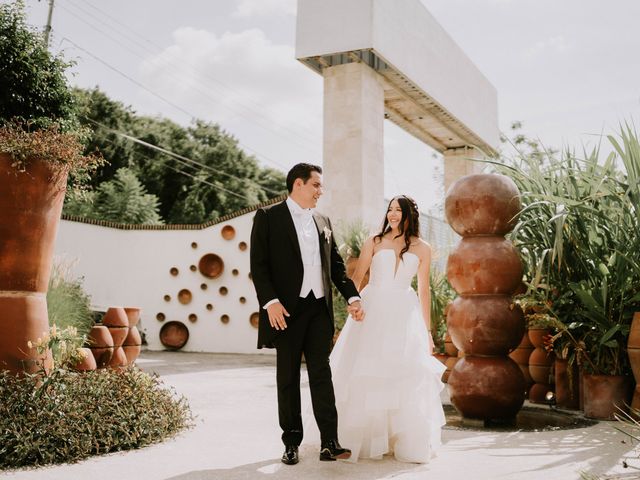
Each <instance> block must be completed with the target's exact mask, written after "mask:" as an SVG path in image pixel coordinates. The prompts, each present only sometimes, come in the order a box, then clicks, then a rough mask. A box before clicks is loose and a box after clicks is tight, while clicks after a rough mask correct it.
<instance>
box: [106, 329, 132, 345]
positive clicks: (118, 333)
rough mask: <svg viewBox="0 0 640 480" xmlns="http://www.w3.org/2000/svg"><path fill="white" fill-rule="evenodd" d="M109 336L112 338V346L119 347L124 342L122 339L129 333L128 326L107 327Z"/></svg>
mask: <svg viewBox="0 0 640 480" xmlns="http://www.w3.org/2000/svg"><path fill="white" fill-rule="evenodd" d="M107 328H108V329H109V333H110V334H111V338H113V346H114V347H115V348H118V347H121V346H122V344H123V343H124V339H125V338H127V335H128V334H129V327H107Z"/></svg>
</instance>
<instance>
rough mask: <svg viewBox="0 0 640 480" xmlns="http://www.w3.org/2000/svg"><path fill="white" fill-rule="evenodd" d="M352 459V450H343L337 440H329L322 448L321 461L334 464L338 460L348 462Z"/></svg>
mask: <svg viewBox="0 0 640 480" xmlns="http://www.w3.org/2000/svg"><path fill="white" fill-rule="evenodd" d="M350 457H351V450H349V449H348V448H342V447H341V446H340V444H339V443H338V441H337V440H329V441H328V442H324V443H322V445H321V446H320V460H322V461H323V462H334V461H335V460H337V459H340V460H346V459H347V458H350Z"/></svg>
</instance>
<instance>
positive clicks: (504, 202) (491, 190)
mask: <svg viewBox="0 0 640 480" xmlns="http://www.w3.org/2000/svg"><path fill="white" fill-rule="evenodd" d="M444 208H445V213H446V216H447V220H448V222H449V225H451V228H453V230H454V231H455V232H456V233H457V234H458V235H461V236H463V237H464V236H472V235H505V234H506V233H508V232H510V231H511V230H512V229H513V227H514V225H515V220H516V219H515V217H516V215H517V214H518V212H519V211H520V208H521V206H520V192H519V191H518V187H517V186H516V184H515V183H514V182H513V180H511V179H510V178H509V177H507V176H505V175H496V174H477V175H467V176H465V177H462V178H460V179H459V180H457V181H456V182H454V183H453V184H452V185H451V187H450V188H449V190H448V191H447V195H446V199H445V207H444Z"/></svg>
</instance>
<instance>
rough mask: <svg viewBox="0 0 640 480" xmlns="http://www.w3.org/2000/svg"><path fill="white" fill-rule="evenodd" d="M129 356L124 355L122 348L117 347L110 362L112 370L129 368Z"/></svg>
mask: <svg viewBox="0 0 640 480" xmlns="http://www.w3.org/2000/svg"><path fill="white" fill-rule="evenodd" d="M127 363H128V362H127V355H126V354H125V353H124V350H123V348H122V347H117V348H116V349H114V351H113V356H112V357H111V361H110V362H109V367H110V368H124V367H126V366H127Z"/></svg>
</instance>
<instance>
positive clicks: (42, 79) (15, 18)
mask: <svg viewBox="0 0 640 480" xmlns="http://www.w3.org/2000/svg"><path fill="white" fill-rule="evenodd" d="M0 58H1V59H2V61H1V62H0V125H3V124H6V123H7V122H11V121H13V120H14V119H16V118H17V119H19V120H21V121H22V122H24V123H25V124H26V123H28V124H29V126H30V128H31V129H32V130H40V129H48V128H50V127H51V126H52V125H54V124H55V125H57V128H58V129H59V130H60V131H61V132H66V131H69V130H74V129H75V128H76V127H77V126H78V123H77V118H76V110H75V105H74V100H73V95H72V93H71V90H70V89H69V86H68V83H67V79H66V77H65V71H66V69H67V68H68V67H69V66H71V63H69V62H66V61H64V59H63V58H62V57H60V56H53V55H52V54H51V53H50V52H49V50H48V49H47V45H46V44H45V42H44V39H43V38H42V35H41V34H40V33H39V32H38V31H37V30H36V29H35V28H33V27H31V26H29V25H27V23H26V13H25V5H24V1H23V0H16V1H14V2H9V3H5V4H2V5H0Z"/></svg>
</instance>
